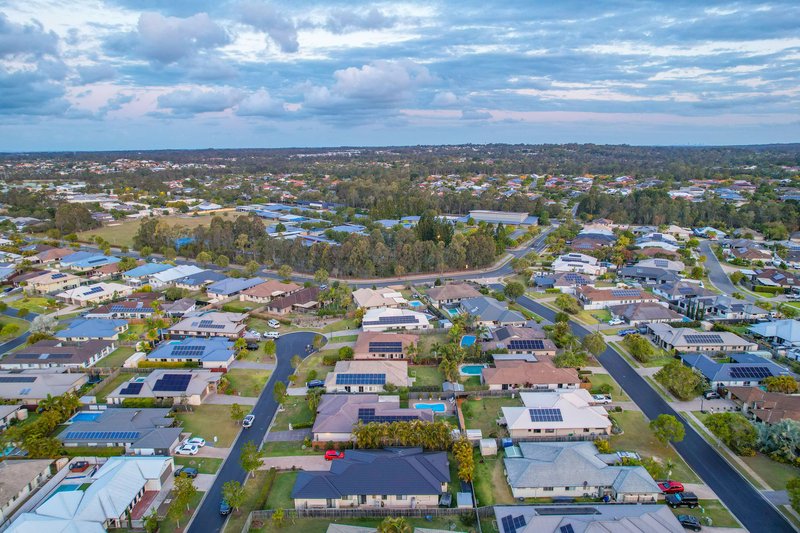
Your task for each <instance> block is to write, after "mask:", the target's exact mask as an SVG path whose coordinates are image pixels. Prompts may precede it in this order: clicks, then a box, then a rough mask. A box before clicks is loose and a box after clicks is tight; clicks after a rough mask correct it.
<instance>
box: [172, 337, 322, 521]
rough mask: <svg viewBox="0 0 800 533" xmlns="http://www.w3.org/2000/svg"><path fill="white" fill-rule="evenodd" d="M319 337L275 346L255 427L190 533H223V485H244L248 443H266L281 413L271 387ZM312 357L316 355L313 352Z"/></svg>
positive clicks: (237, 445) (245, 434) (242, 437)
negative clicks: (241, 462) (274, 358)
mask: <svg viewBox="0 0 800 533" xmlns="http://www.w3.org/2000/svg"><path fill="white" fill-rule="evenodd" d="M315 336H316V334H314V333H309V332H298V333H288V334H286V335H282V336H281V337H279V338H278V340H277V341H276V342H275V344H276V353H277V364H276V367H275V370H274V371H273V372H272V376H270V379H269V381H268V382H267V385H266V386H265V387H264V390H263V391H262V392H261V396H259V397H258V402H257V403H256V405H255V406H254V407H253V410H252V411H251V413H253V414H255V415H256V421H255V423H254V424H253V427H251V428H248V429H243V430H242V432H241V433H240V434H239V437H238V438H237V439H236V442H234V443H233V446H232V447H231V452H230V454H229V455H228V458H227V459H225V462H224V463H223V464H222V468H220V470H219V473H218V474H217V478H216V479H215V480H214V484H213V485H212V487H211V490H209V491H208V492H207V493H206V495H205V497H204V499H203V502H202V503H201V504H200V508H199V509H198V510H197V512H195V514H194V517H193V519H192V522H191V524H190V525H189V530H188V531H189V533H208V532H216V531H222V528H223V526H224V525H225V517H224V516H220V514H219V503H220V500H221V499H222V485H223V484H225V482H227V481H230V480H236V481H239V482H240V483H242V484H244V481H245V477H246V476H247V473H246V472H245V471H244V470H242V467H241V466H239V456H240V455H241V451H242V446H244V444H245V443H246V442H247V441H253V442H255V443H256V444H259V445H260V444H261V441H262V440H264V435H266V434H267V428H268V427H269V424H270V422H271V421H272V417H273V416H275V411H276V410H277V409H278V404H277V403H276V402H275V399H274V398H273V397H272V387H273V386H274V384H275V383H276V381H283V382H284V383H286V382H287V381H288V378H289V375H290V374H291V373H292V367H291V364H290V360H291V358H292V356H294V355H295V354H297V355H300V356H301V357H305V356H306V355H308V354H306V346H308V345H309V344H312V343H313V341H314V337H315ZM312 353H313V352H312Z"/></svg>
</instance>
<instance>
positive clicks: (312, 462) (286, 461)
mask: <svg viewBox="0 0 800 533" xmlns="http://www.w3.org/2000/svg"><path fill="white" fill-rule="evenodd" d="M332 462H333V461H326V460H325V458H324V457H323V456H322V455H291V456H288V457H267V458H265V459H264V464H263V466H262V467H261V470H269V469H270V468H273V467H274V468H276V469H278V470H291V469H292V467H294V468H296V469H300V470H317V471H319V470H325V471H327V470H330V469H331V463H332Z"/></svg>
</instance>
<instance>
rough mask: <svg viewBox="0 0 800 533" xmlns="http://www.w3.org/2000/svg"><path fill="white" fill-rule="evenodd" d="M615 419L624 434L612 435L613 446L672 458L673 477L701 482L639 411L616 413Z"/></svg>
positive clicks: (641, 453)
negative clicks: (654, 431) (661, 440)
mask: <svg viewBox="0 0 800 533" xmlns="http://www.w3.org/2000/svg"><path fill="white" fill-rule="evenodd" d="M613 418H614V420H616V421H617V423H618V424H619V425H620V426H621V427H622V429H623V431H624V434H622V435H614V436H612V437H611V446H612V447H613V448H614V449H615V450H618V451H633V452H638V453H639V454H640V455H641V456H642V457H654V458H656V459H657V460H659V461H661V462H663V461H665V460H666V459H671V460H672V462H673V463H674V464H675V466H674V468H673V469H672V479H675V480H676V481H682V482H684V483H700V478H698V477H697V475H696V474H695V473H694V472H693V471H692V470H691V469H690V468H689V465H687V464H686V463H685V462H684V460H683V459H682V458H681V456H680V455H678V453H677V452H676V451H675V449H674V448H672V447H671V446H666V445H664V444H661V442H659V440H658V439H656V437H655V435H654V434H653V432H652V431H651V430H650V427H649V425H648V422H647V420H646V419H645V417H644V415H643V414H642V413H640V412H639V411H624V412H622V413H614V414H613Z"/></svg>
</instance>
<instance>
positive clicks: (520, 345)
mask: <svg viewBox="0 0 800 533" xmlns="http://www.w3.org/2000/svg"><path fill="white" fill-rule="evenodd" d="M508 349H509V350H544V341H541V340H514V341H510V342H509V343H508Z"/></svg>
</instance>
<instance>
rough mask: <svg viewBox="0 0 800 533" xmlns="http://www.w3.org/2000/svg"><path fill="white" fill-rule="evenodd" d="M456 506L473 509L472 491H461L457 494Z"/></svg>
mask: <svg viewBox="0 0 800 533" xmlns="http://www.w3.org/2000/svg"><path fill="white" fill-rule="evenodd" d="M456 507H458V508H459V509H472V493H469V492H459V493H457V494H456Z"/></svg>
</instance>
